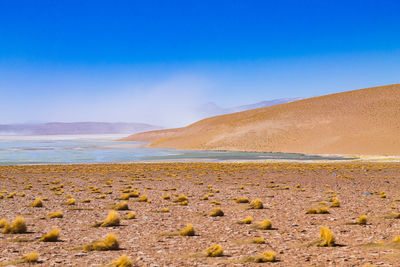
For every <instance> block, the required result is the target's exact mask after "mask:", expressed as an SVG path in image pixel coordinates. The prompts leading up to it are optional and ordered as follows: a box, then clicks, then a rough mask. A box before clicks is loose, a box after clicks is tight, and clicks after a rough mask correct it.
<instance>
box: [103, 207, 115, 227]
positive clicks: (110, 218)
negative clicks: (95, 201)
mask: <svg viewBox="0 0 400 267" xmlns="http://www.w3.org/2000/svg"><path fill="white" fill-rule="evenodd" d="M119 223H120V219H119V216H118V213H117V212H116V211H114V210H110V211H109V212H108V215H107V218H106V219H105V220H104V222H103V223H101V224H100V227H110V226H118V225H119Z"/></svg>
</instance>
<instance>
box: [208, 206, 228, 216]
mask: <svg viewBox="0 0 400 267" xmlns="http://www.w3.org/2000/svg"><path fill="white" fill-rule="evenodd" d="M209 215H210V216H211V217H219V216H224V212H223V211H222V209H220V208H216V209H214V210H213V211H212V212H211V213H210V214H209Z"/></svg>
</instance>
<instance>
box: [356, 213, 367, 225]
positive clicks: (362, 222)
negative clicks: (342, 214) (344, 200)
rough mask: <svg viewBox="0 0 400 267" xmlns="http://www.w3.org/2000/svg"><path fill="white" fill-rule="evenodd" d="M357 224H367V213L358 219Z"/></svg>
mask: <svg viewBox="0 0 400 267" xmlns="http://www.w3.org/2000/svg"><path fill="white" fill-rule="evenodd" d="M357 224H359V225H366V224H367V215H361V216H360V218H358V220H357Z"/></svg>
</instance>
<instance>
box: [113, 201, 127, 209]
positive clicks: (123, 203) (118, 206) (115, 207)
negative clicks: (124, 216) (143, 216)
mask: <svg viewBox="0 0 400 267" xmlns="http://www.w3.org/2000/svg"><path fill="white" fill-rule="evenodd" d="M113 209H114V210H129V207H128V202H126V201H122V202H120V203H118V204H116V205H114V207H113Z"/></svg>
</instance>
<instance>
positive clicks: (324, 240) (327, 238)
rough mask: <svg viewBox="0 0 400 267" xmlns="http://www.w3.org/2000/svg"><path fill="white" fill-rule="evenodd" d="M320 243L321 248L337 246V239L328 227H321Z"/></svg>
mask: <svg viewBox="0 0 400 267" xmlns="http://www.w3.org/2000/svg"><path fill="white" fill-rule="evenodd" d="M319 241H320V242H319V246H320V247H333V246H334V245H335V237H334V236H333V234H332V232H331V230H329V228H328V227H321V231H320V237H319Z"/></svg>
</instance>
